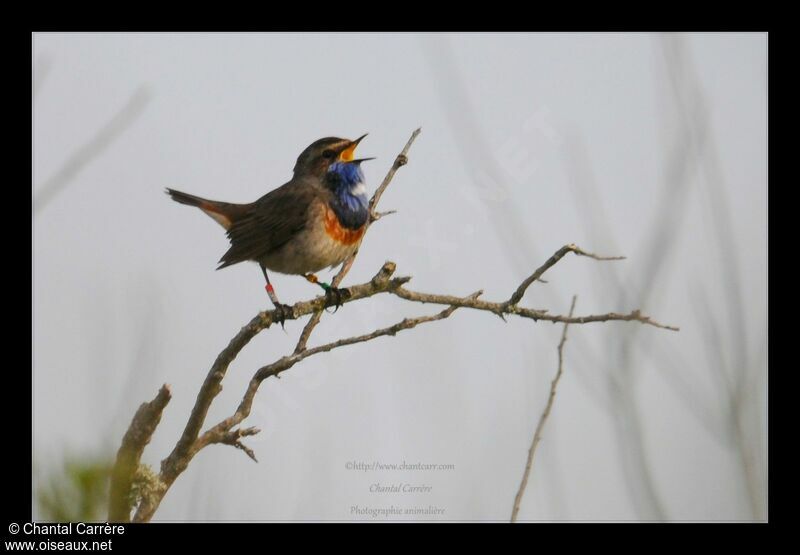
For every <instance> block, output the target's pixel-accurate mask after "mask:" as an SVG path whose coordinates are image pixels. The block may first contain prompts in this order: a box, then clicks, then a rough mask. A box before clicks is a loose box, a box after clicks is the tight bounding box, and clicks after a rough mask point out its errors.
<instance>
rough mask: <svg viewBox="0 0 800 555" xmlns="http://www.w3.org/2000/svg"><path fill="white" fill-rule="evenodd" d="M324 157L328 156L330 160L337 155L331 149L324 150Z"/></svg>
mask: <svg viewBox="0 0 800 555" xmlns="http://www.w3.org/2000/svg"><path fill="white" fill-rule="evenodd" d="M322 156H323V158H328V159H329V160H330V159H332V158H333V157H334V156H336V153H335V152H334V151H332V150H330V149H328V150H326V151H324V152H323V153H322Z"/></svg>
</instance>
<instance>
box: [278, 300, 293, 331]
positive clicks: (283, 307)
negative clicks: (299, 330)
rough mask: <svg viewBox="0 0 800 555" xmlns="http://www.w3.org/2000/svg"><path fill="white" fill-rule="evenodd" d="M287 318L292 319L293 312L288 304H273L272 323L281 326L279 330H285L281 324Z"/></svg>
mask: <svg viewBox="0 0 800 555" xmlns="http://www.w3.org/2000/svg"><path fill="white" fill-rule="evenodd" d="M287 318H294V311H293V310H292V307H291V306H289V305H288V304H283V303H275V318H274V321H275V322H278V323H279V324H280V325H281V329H283V330H285V329H286V328H285V327H284V325H283V323H284V322H285V321H286V319H287Z"/></svg>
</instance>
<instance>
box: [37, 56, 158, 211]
mask: <svg viewBox="0 0 800 555" xmlns="http://www.w3.org/2000/svg"><path fill="white" fill-rule="evenodd" d="M46 67H47V66H46ZM42 71H44V72H45V75H46V72H47V71H49V67H48V69H47V70H42ZM42 78H43V75H40V76H39V81H41V79H42ZM36 90H37V89H36V87H34V91H36ZM150 97H151V94H150V92H149V89H148V88H147V87H145V86H141V87H139V88H138V89H137V90H136V91H135V92H134V93H133V94H132V95H131V97H130V98H129V99H128V101H127V102H126V103H125V105H124V106H123V107H122V108H121V109H120V110H119V111H118V112H117V113H116V114H115V115H114V116H113V117H112V118H111V119H110V120H108V122H107V123H106V124H105V125H103V126H102V127H101V128H100V129H98V131H97V132H96V133H95V135H94V136H93V137H92V138H91V139H90V140H89V141H88V142H86V143H85V144H84V145H82V146H81V147H79V148H78V149H77V150H75V152H73V153H72V154H71V155H70V156H69V158H67V160H66V161H65V162H64V164H63V165H62V166H61V167H60V168H59V169H58V170H57V171H56V172H55V173H54V174H53V175H52V176H50V177H49V178H47V179H46V180H45V181H44V182H42V183H41V184H40V185H39V186H38V187H36V188H35V189H36V192H35V193H34V197H33V206H34V214H38V213H40V212H41V211H42V210H44V208H45V207H46V206H47V205H48V204H50V203H51V202H52V201H53V199H55V198H56V197H57V196H58V195H59V194H60V193H62V192H63V191H64V190H65V189H66V188H67V186H68V185H69V184H70V183H71V182H72V180H73V179H75V177H77V176H78V174H80V172H81V171H82V170H83V169H84V168H85V167H86V166H88V165H89V164H90V163H91V162H92V161H93V160H96V159H97V158H98V157H100V156H101V155H102V154H103V153H104V152H105V151H106V149H108V148H109V147H110V146H111V145H112V144H113V143H114V141H115V140H116V139H117V138H119V137H120V136H121V135H122V134H123V133H124V132H125V131H126V130H127V129H128V128H129V127H130V126H131V125H133V123H134V122H135V121H136V120H137V119H138V118H139V116H141V114H142V112H143V111H144V109H145V107H146V106H147V103H148V102H149V101H150Z"/></svg>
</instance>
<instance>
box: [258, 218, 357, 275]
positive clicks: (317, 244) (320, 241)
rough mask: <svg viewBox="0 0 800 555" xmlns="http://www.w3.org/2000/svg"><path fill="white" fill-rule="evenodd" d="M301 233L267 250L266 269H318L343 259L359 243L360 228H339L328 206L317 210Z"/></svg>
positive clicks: (303, 271)
mask: <svg viewBox="0 0 800 555" xmlns="http://www.w3.org/2000/svg"><path fill="white" fill-rule="evenodd" d="M313 220H314V221H315V222H316V223H315V224H314V225H312V226H309V228H307V229H306V232H305V233H302V234H299V235H298V236H297V237H295V238H294V239H292V240H291V241H289V242H288V243H286V244H285V245H284V246H283V248H281V249H280V250H278V251H277V252H273V253H270V255H269V256H267V257H266V258H265V259H264V260H262V262H263V263H264V265H265V266H266V267H267V269H268V270H272V271H274V272H280V273H283V274H307V273H309V272H311V273H313V272H318V271H320V270H323V269H325V268H327V267H333V266H337V265H339V264H341V263H342V262H344V261H345V260H346V259H347V257H348V256H350V255H351V254H353V253H354V252H355V251H356V249H357V248H358V246H359V244H361V239H362V238H363V234H364V230H363V228H362V229H361V230H348V229H345V228H342V227H341V226H340V225H339V223H338V220H337V219H336V217H335V215H334V214H333V212H332V211H330V210H329V209H328V210H326V211H325V212H323V213H319V214H318V215H317V217H314V218H313Z"/></svg>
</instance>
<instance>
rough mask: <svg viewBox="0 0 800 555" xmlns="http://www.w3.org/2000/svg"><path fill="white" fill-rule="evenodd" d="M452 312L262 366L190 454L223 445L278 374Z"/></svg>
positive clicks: (403, 322)
mask: <svg viewBox="0 0 800 555" xmlns="http://www.w3.org/2000/svg"><path fill="white" fill-rule="evenodd" d="M480 294H481V292H480V291H477V292H475V293H473V294H472V295H470V298H477V297H478V295H480ZM456 309H458V307H457V306H450V307H447V308H446V309H444V310H443V311H441V312H439V313H437V314H434V315H432V316H418V317H416V318H404V319H403V320H401V321H400V322H397V323H396V324H393V325H391V326H389V327H387V328H381V329H377V330H375V331H372V332H370V333H366V334H364V335H358V336H355V337H348V338H346V339H339V340H338V341H332V342H330V343H325V344H324V345H320V346H318V347H313V348H311V349H306V350H304V351H302V352H300V353H293V354H291V355H289V356H285V357H283V358H281V359H278V360H277V361H275V362H273V363H272V364H268V365H266V366H262V367H261V368H259V369H258V371H256V373H255V375H254V376H253V378H252V379H251V380H250V384H249V385H248V387H247V391H246V392H245V395H244V398H243V399H242V401H241V403H240V404H239V407H238V408H237V409H236V412H235V413H234V414H233V415H232V416H230V417H229V418H226V419H225V420H223V421H221V422H220V423H219V424H217V425H216V426H214V427H213V428H211V429H209V430H208V431H207V432H205V433H204V434H203V435H202V436H201V437H200V438H199V439H198V440H197V443H196V444H195V447H194V449H193V452H194V453H197V452H198V451H199V450H200V449H202V448H203V447H205V446H206V445H210V444H212V443H225V442H224V441H220V440H219V438H222V437H224V436H225V434H227V433H229V432H228V431H227V430H229V429H230V428H232V427H234V426H237V425H238V424H240V423H241V422H242V421H243V420H244V419H245V418H247V417H248V416H249V415H250V409H251V408H252V406H253V399H255V396H256V393H257V392H258V388H259V386H260V385H261V382H263V381H264V380H266V379H267V378H269V377H270V376H277V375H278V374H280V373H282V372H285V371H286V370H288V369H289V368H291V367H292V366H294V365H295V364H297V363H298V362H300V361H302V360H304V359H306V358H308V357H310V356H313V355H316V354H319V353H325V352H328V351H332V350H333V349H337V348H339V347H345V346H347V345H355V344H356V343H364V342H366V341H372V340H373V339H377V338H378V337H384V336H387V335H391V336H394V335H397V333H398V332H400V331H403V330H409V329H412V328H415V327H417V326H418V325H420V324H426V323H429V322H436V321H438V320H444V319H445V318H448V317H449V316H450V315H451V314H452V313H453V312H455V311H456Z"/></svg>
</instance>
